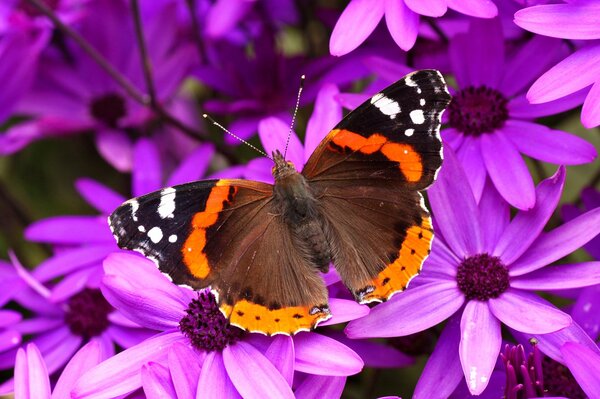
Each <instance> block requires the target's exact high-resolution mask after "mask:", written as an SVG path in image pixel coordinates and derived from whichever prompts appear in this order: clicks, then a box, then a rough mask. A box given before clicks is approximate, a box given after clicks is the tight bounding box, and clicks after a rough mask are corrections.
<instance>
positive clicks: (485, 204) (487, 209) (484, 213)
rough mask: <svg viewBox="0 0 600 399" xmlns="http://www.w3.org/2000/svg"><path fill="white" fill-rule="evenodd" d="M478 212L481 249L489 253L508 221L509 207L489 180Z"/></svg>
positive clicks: (494, 246) (491, 251) (492, 250)
mask: <svg viewBox="0 0 600 399" xmlns="http://www.w3.org/2000/svg"><path fill="white" fill-rule="evenodd" d="M479 214H480V215H481V217H480V222H481V225H482V226H485V229H483V231H482V236H483V251H484V252H487V253H490V254H491V253H493V252H494V249H495V248H496V246H497V244H498V240H500V237H502V234H503V233H504V231H505V230H506V228H507V227H508V225H509V223H510V208H509V206H508V203H507V202H506V201H504V198H502V197H501V196H500V194H498V190H496V188H495V187H494V185H493V184H492V183H491V182H490V181H489V180H488V182H487V183H486V185H485V187H484V189H483V194H482V195H481V201H480V202H479ZM432 253H433V251H432Z"/></svg>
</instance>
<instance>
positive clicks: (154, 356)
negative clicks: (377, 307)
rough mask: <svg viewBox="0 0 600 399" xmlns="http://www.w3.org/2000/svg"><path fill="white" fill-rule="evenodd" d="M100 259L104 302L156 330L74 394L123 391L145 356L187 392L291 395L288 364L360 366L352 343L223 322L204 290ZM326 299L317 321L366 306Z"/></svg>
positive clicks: (119, 260)
mask: <svg viewBox="0 0 600 399" xmlns="http://www.w3.org/2000/svg"><path fill="white" fill-rule="evenodd" d="M104 267H105V272H106V277H105V278H104V280H103V286H102V291H103V292H104V294H105V295H106V297H107V298H108V300H109V301H110V303H111V304H112V305H113V306H115V307H116V308H117V309H119V310H120V311H121V312H123V313H124V314H125V315H126V316H127V317H128V318H129V319H131V320H132V321H134V322H135V323H139V324H141V325H143V326H145V327H147V328H151V329H155V330H159V331H163V332H162V333H160V334H158V335H156V336H154V337H152V338H150V339H147V340H146V341H144V342H142V343H140V344H139V345H137V346H135V347H132V348H130V349H128V350H126V351H123V352H121V353H119V354H118V355H116V356H114V357H112V358H111V359H109V360H107V361H106V362H104V363H101V364H100V365H98V366H97V367H95V368H93V369H92V370H90V371H89V372H87V373H86V374H85V375H84V376H83V377H82V378H81V379H80V380H79V382H78V383H77V385H76V387H75V389H74V391H73V393H74V397H76V398H94V397H100V396H102V397H106V396H110V397H112V396H117V395H121V394H125V393H128V392H131V391H133V390H135V389H137V388H139V387H140V386H142V382H143V375H144V374H143V372H142V369H143V367H144V365H145V364H148V363H151V362H152V363H161V364H162V365H165V364H166V365H167V366H168V368H169V370H170V371H171V376H172V378H173V385H174V389H175V390H176V391H177V392H179V391H180V390H186V391H187V392H191V393H192V397H193V396H195V391H196V387H197V389H198V392H200V395H201V396H202V397H238V395H241V396H243V397H267V396H271V397H293V393H292V382H293V381H294V380H295V377H294V373H295V372H301V373H306V374H313V375H321V376H337V377H345V376H347V375H352V374H355V373H357V372H359V371H360V370H361V369H362V366H363V362H362V360H361V359H360V357H359V356H358V355H357V354H356V353H355V352H354V351H352V350H351V349H349V348H348V347H346V346H345V345H343V344H341V343H339V342H337V341H335V340H334V339H332V338H328V337H326V336H324V335H320V334H317V333H300V334H298V335H296V336H294V337H289V336H275V337H271V338H270V337H266V336H263V335H260V334H248V333H245V332H244V331H242V330H240V329H238V328H237V327H234V326H231V325H229V323H228V322H227V320H226V319H225V317H224V316H223V315H222V313H221V312H220V310H219V309H218V306H217V304H216V302H215V299H214V297H213V295H212V294H211V293H210V291H202V292H200V293H197V292H194V291H192V290H190V289H188V288H184V287H179V286H176V285H174V284H172V283H171V282H170V281H169V280H168V279H166V278H165V277H164V276H163V275H162V274H161V273H160V272H159V271H158V270H157V269H156V267H155V266H154V264H153V263H152V262H151V261H149V260H147V259H145V258H142V257H140V256H138V255H134V254H124V253H117V254H113V255H110V256H109V257H108V258H107V260H106V261H105V262H104ZM330 306H331V309H332V314H333V317H332V319H330V320H328V321H327V322H325V323H322V325H329V324H333V323H340V322H344V321H348V320H352V319H355V318H357V317H361V316H363V315H365V314H366V313H367V312H368V308H366V307H365V306H362V305H357V304H356V303H355V302H354V301H351V300H343V299H335V298H332V299H331V300H330ZM307 378H308V377H307ZM178 387H179V388H178Z"/></svg>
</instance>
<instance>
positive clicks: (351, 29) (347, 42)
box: [329, 0, 385, 56]
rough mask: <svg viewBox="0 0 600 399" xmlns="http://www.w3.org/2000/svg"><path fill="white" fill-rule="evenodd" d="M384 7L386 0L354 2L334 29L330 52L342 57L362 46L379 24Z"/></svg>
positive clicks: (359, 0) (355, 0) (360, 0)
mask: <svg viewBox="0 0 600 399" xmlns="http://www.w3.org/2000/svg"><path fill="white" fill-rule="evenodd" d="M384 5H385V2H384V0H375V1H373V0H352V1H351V2H350V4H348V6H346V8H345V9H344V11H343V12H342V15H340V18H339V19H338V21H337V23H336V24H335V27H334V28H333V32H332V33H331V39H330V40H329V52H330V53H331V54H332V55H336V56H342V55H344V54H347V53H349V52H351V51H352V50H354V49H356V48H357V47H358V46H360V45H361V43H362V42H364V41H365V40H366V39H367V37H369V35H370V34H371V32H373V30H375V27H376V26H377V24H379V21H380V20H381V18H382V17H383V13H384Z"/></svg>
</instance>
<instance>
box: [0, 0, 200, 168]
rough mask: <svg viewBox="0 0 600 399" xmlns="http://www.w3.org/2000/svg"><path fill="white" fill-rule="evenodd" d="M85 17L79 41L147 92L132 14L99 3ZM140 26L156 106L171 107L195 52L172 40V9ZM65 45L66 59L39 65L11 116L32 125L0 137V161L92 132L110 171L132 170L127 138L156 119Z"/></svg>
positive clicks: (148, 16)
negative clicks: (53, 139) (36, 144)
mask: <svg viewBox="0 0 600 399" xmlns="http://www.w3.org/2000/svg"><path fill="white" fill-rule="evenodd" d="M87 11H88V13H87V16H86V18H85V19H83V20H82V21H81V24H79V25H80V29H79V30H80V34H81V35H82V36H83V37H84V38H85V39H87V40H88V41H89V42H90V43H91V44H92V45H93V46H94V47H95V48H96V49H97V50H98V51H99V52H100V53H101V54H102V55H103V56H104V57H106V58H107V59H108V61H109V62H110V63H111V64H112V65H113V66H114V67H115V68H116V69H117V70H118V71H120V72H121V73H122V74H123V75H124V76H126V77H127V78H128V79H129V80H130V81H131V82H132V83H133V84H134V85H135V86H136V87H137V88H138V89H140V91H142V92H145V91H146V89H145V87H146V84H145V80H144V74H143V71H142V65H141V62H140V59H139V52H138V50H137V48H138V45H137V42H136V37H135V34H134V27H133V18H132V14H131V11H130V8H129V7H128V6H127V4H126V3H125V2H121V1H108V0H97V1H94V2H93V3H92V4H90V5H89V7H88V8H87ZM144 19H145V20H144V32H145V36H146V41H147V42H148V43H152V45H151V46H149V48H148V53H149V54H148V56H149V58H150V61H151V63H152V67H153V77H154V83H155V86H156V88H157V93H156V95H157V99H158V101H159V102H160V103H162V104H166V105H170V104H171V102H172V100H173V97H174V96H175V94H176V93H177V89H178V88H179V86H180V85H181V82H182V80H183V79H184V78H185V77H186V75H187V73H188V72H189V71H190V70H191V67H192V65H193V64H194V62H195V54H196V51H195V49H194V47H193V45H192V44H191V43H189V42H187V41H183V40H182V38H181V37H179V35H178V24H177V15H176V7H175V5H174V4H172V3H171V4H170V5H167V6H164V7H162V8H161V9H158V7H157V9H156V10H153V12H150V11H148V12H145V13H144ZM67 45H68V47H67V48H68V51H69V54H70V57H71V58H72V59H69V60H67V59H65V57H62V56H60V54H57V53H56V52H48V54H47V55H46V56H45V57H43V63H44V65H43V68H40V72H39V74H38V76H37V80H36V82H35V84H34V86H33V88H32V90H31V92H30V93H29V94H28V95H27V96H25V98H24V99H23V100H22V102H21V104H20V105H19V107H18V109H17V111H18V112H19V113H20V114H23V115H27V116H30V117H32V118H33V120H31V121H27V122H25V123H22V124H19V125H17V126H15V127H12V128H11V129H10V130H9V131H8V132H7V133H5V134H4V135H3V136H1V137H0V153H2V154H10V153H13V152H16V151H18V150H20V149H22V148H23V147H25V146H26V145H27V144H29V143H30V142H32V141H34V140H38V139H41V138H43V137H47V136H56V135H69V134H76V133H82V132H88V131H94V132H95V133H96V135H95V138H96V145H97V147H98V150H99V152H100V154H101V155H102V156H103V157H104V158H105V159H106V160H107V161H108V162H109V163H111V164H112V165H113V166H114V167H115V168H116V169H118V170H120V171H126V170H130V169H131V166H132V153H133V145H132V141H131V139H130V138H129V135H128V133H127V132H134V133H135V134H137V135H139V134H140V132H144V131H145V129H149V127H148V126H151V124H149V122H151V121H152V120H153V117H154V116H153V115H152V114H151V112H150V111H148V109H147V108H146V107H145V106H143V105H141V104H139V103H137V102H135V101H134V100H132V99H131V98H129V97H128V96H127V95H126V94H125V93H124V91H123V89H122V88H121V87H120V86H119V85H118V84H117V83H116V82H115V81H114V80H113V78H111V77H110V76H109V75H108V74H107V73H106V72H104V70H102V69H101V68H100V67H99V66H98V65H97V64H96V63H95V61H94V60H92V59H91V58H90V57H89V56H88V55H87V54H85V53H84V52H83V50H81V49H80V48H79V47H77V46H74V45H73V46H72V45H71V43H70V42H68V43H67ZM90 76H93V77H94V79H90Z"/></svg>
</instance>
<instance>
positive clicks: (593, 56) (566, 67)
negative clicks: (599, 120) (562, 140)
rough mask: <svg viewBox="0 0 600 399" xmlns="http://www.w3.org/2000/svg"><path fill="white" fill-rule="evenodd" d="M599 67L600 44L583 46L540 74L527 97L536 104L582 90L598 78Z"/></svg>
mask: <svg viewBox="0 0 600 399" xmlns="http://www.w3.org/2000/svg"><path fill="white" fill-rule="evenodd" d="M599 67H600V44H598V43H594V44H590V45H587V46H585V47H582V48H581V49H579V50H578V51H577V52H575V53H574V54H572V55H570V56H569V57H567V58H566V59H564V60H563V61H561V62H560V63H558V64H557V65H555V66H554V67H552V68H551V69H550V70H549V71H548V72H546V73H545V74H543V75H542V76H540V78H539V79H538V80H536V81H535V83H534V84H533V85H532V86H531V87H530V88H529V91H528V92H527V98H528V99H529V101H530V102H532V103H534V104H537V103H544V102H547V101H552V100H556V99H557V98H561V97H564V96H566V95H568V94H571V93H574V92H576V91H578V90H581V89H583V88H584V87H587V86H589V85H591V84H592V83H594V82H596V81H597V80H598V68H599ZM565 76H568V77H569V78H568V79H565Z"/></svg>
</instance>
